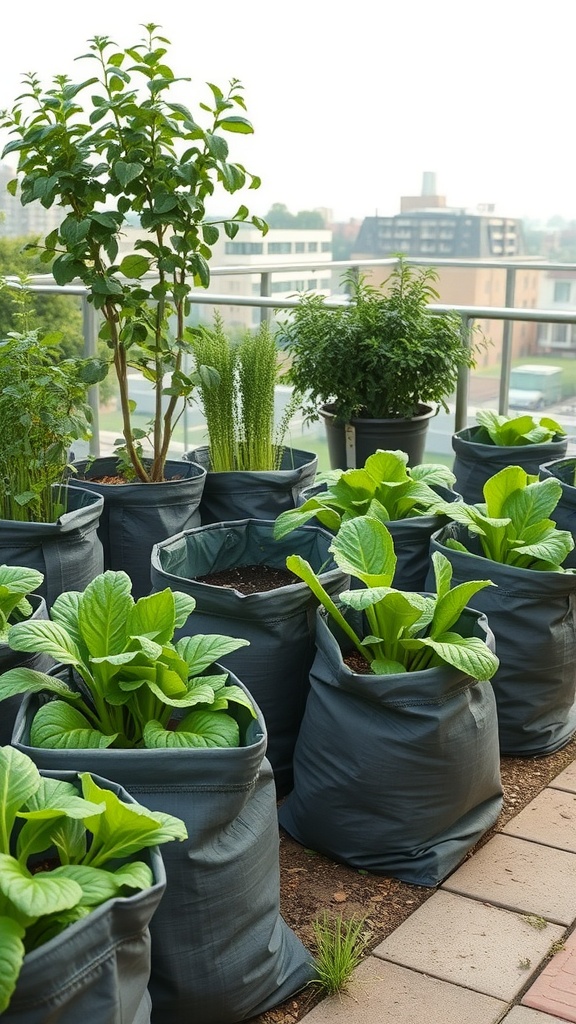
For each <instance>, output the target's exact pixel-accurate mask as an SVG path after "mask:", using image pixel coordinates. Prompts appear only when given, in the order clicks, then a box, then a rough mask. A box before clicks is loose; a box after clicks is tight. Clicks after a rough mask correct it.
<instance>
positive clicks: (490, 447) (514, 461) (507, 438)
mask: <svg viewBox="0 0 576 1024" xmlns="http://www.w3.org/2000/svg"><path fill="white" fill-rule="evenodd" d="M476 421H477V422H476V426H473V427H465V428H464V429H463V430H459V431H457V432H456V433H455V434H453V436H452V448H453V450H454V467H453V468H454V473H455V476H456V483H455V485H454V486H455V488H456V490H457V491H458V492H459V493H460V494H461V495H462V497H463V498H464V501H467V502H468V503H470V504H475V503H476V502H479V501H480V502H481V501H482V500H483V491H482V489H483V487H484V484H485V483H486V481H487V480H489V479H490V477H491V476H494V474H495V473H497V472H498V471H499V470H501V469H504V467H505V466H521V467H522V468H523V469H525V470H526V472H527V473H530V474H534V473H536V474H537V473H538V467H539V466H540V465H542V463H543V462H548V461H549V460H550V459H557V458H558V459H559V458H562V456H563V455H565V454H566V449H567V447H568V437H567V435H566V431H565V430H564V428H563V427H561V426H560V424H559V423H557V422H556V420H554V419H552V418H551V417H550V416H532V415H531V414H530V413H523V414H522V415H521V416H501V415H500V414H499V413H497V412H495V411H494V410H493V409H478V411H477V413H476Z"/></svg>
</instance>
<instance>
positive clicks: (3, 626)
mask: <svg viewBox="0 0 576 1024" xmlns="http://www.w3.org/2000/svg"><path fill="white" fill-rule="evenodd" d="M41 583H42V573H41V572H38V571H37V570H36V569H27V568H25V567H23V566H19V565H0V673H2V672H7V671H8V669H10V668H15V667H16V666H18V665H26V666H27V667H28V668H33V669H40V670H42V669H48V668H50V666H51V664H52V660H51V659H50V658H47V657H46V655H44V654H38V653H34V654H22V653H19V652H18V651H14V650H12V648H11V647H9V645H8V631H9V629H10V626H13V625H15V623H17V622H22V621H24V620H25V619H29V618H34V619H47V618H48V610H47V608H46V602H45V600H44V598H43V597H40V595H39V594H34V593H32V591H34V590H37V589H38V587H39V586H40V585H41ZM20 704H21V696H19V695H17V696H15V697H11V698H10V699H9V700H5V701H4V702H3V704H2V707H1V709H0V746H3V745H4V744H5V743H10V740H11V739H12V729H13V727H14V721H15V718H16V714H17V711H18V708H19V707H20Z"/></svg>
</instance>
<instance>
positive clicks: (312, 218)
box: [264, 203, 326, 229]
mask: <svg viewBox="0 0 576 1024" xmlns="http://www.w3.org/2000/svg"><path fill="white" fill-rule="evenodd" d="M264 220H265V221H266V223H267V224H268V227H269V228H296V229H298V228H308V229H314V228H320V229H322V228H325V227H326V224H325V222H324V217H323V216H322V214H321V213H320V211H319V210H300V212H299V213H290V211H289V209H288V207H287V206H285V204H284V203H272V206H271V207H270V209H269V210H268V213H267V214H266V216H265V218H264Z"/></svg>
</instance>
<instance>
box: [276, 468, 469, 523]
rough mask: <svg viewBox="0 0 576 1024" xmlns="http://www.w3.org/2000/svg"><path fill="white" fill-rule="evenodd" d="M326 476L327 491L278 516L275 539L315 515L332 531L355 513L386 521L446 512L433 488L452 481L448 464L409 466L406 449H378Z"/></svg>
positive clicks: (450, 483) (354, 516)
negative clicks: (351, 466) (358, 464)
mask: <svg viewBox="0 0 576 1024" xmlns="http://www.w3.org/2000/svg"><path fill="white" fill-rule="evenodd" d="M327 477H328V479H327V485H328V486H327V488H326V490H324V491H320V492H319V493H318V494H315V495H314V496H313V497H311V498H308V500H307V501H305V502H304V504H303V505H301V506H300V507H299V508H293V509H288V510H287V511H286V512H282V513H281V514H280V515H279V516H278V518H277V519H276V522H275V525H274V536H275V538H276V540H281V539H282V537H285V536H286V535H287V534H288V533H291V532H292V530H295V529H296V527H298V526H303V525H304V524H305V523H307V522H309V520H310V519H314V518H315V519H317V520H318V522H319V523H321V525H322V526H325V527H326V528H327V529H328V530H332V531H333V532H334V533H336V532H337V531H338V530H339V528H340V525H341V524H342V523H345V522H347V521H348V520H349V519H354V518H356V516H364V515H369V516H373V517H374V518H376V519H380V520H381V521H382V522H383V523H386V522H393V521H396V520H398V519H409V518H413V517H414V516H424V515H434V514H435V513H436V511H437V510H438V509H440V510H441V511H442V512H443V510H444V500H443V498H442V497H440V496H439V495H438V494H437V492H436V491H434V490H433V487H434V485H441V486H443V487H448V488H449V487H451V486H452V484H453V483H454V482H455V480H456V477H455V476H454V474H453V473H452V472H451V470H449V469H448V467H447V466H442V465H436V464H434V463H426V464H423V465H421V466H412V467H409V466H408V455H407V454H406V452H402V451H383V450H382V449H379V450H378V451H376V452H374V454H373V455H370V456H369V457H368V458H367V459H366V462H365V463H364V466H363V467H362V468H361V469H347V470H333V471H332V472H331V473H329V474H327Z"/></svg>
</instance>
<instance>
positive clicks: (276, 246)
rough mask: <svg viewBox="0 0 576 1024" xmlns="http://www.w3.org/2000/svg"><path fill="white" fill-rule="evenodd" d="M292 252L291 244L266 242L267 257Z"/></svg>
mask: <svg viewBox="0 0 576 1024" xmlns="http://www.w3.org/2000/svg"><path fill="white" fill-rule="evenodd" d="M290 252H292V242H268V255H269V256H272V255H274V256H280V255H286V253H290Z"/></svg>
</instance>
